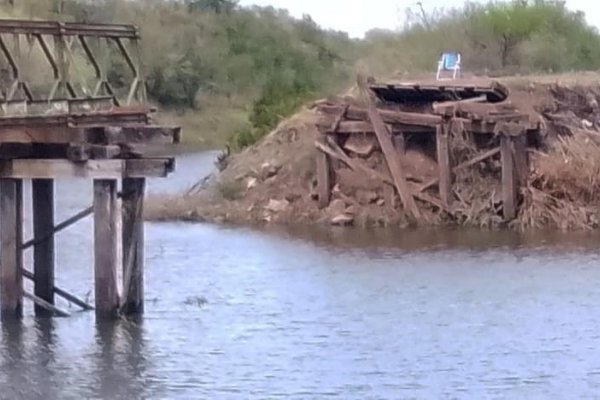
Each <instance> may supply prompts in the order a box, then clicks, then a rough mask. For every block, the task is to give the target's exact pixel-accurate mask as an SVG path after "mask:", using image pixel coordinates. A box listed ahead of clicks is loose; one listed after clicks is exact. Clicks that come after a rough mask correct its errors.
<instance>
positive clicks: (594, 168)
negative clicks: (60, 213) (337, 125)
mask: <svg viewBox="0 0 600 400" xmlns="http://www.w3.org/2000/svg"><path fill="white" fill-rule="evenodd" d="M599 78H600V76H598V75H596V74H586V75H578V76H569V77H536V78H510V79H503V80H501V82H502V83H503V84H504V85H505V86H507V87H508V88H509V90H510V95H509V98H508V100H507V104H510V105H511V106H514V107H515V108H517V109H518V110H519V111H520V112H523V113H528V114H529V115H531V117H532V118H534V119H535V118H537V119H539V121H540V122H541V128H542V129H541V130H540V134H539V135H538V136H536V138H534V139H530V150H529V153H530V166H529V174H528V178H527V182H525V183H524V184H523V185H522V187H521V193H520V196H519V213H518V217H517V219H516V220H515V221H512V222H511V223H510V224H509V225H510V226H511V227H515V228H523V229H525V228H532V227H536V228H540V227H552V228H560V229H590V228H595V227H597V226H598V224H599V222H600V201H599V200H600V182H599V180H600V178H598V177H600V106H599V102H600V85H599V84H597V83H596V82H597V81H598V80H599ZM319 118H320V116H319V115H318V114H317V113H316V111H315V110H314V109H309V108H306V109H303V110H301V111H300V112H299V113H298V114H297V115H295V116H294V117H292V118H290V119H289V120H287V121H285V122H284V123H282V124H281V125H280V126H279V127H278V128H277V129H276V130H275V131H274V132H272V133H271V134H270V135H268V136H267V137H266V138H264V139H263V140H262V141H261V142H260V143H258V144H257V145H255V146H253V147H251V148H249V149H246V150H245V151H243V152H241V153H239V154H235V155H233V156H231V157H230V158H229V159H228V160H227V162H226V164H227V165H226V167H225V168H224V170H223V171H222V172H220V173H219V174H216V175H215V176H212V177H209V178H207V179H205V180H204V181H203V182H202V184H201V185H198V186H197V187H196V188H193V189H191V190H190V191H188V192H187V193H181V194H176V195H164V196H155V197H153V198H151V199H149V200H148V204H147V207H146V208H147V213H146V216H147V218H148V219H151V220H186V221H215V222H228V223H242V224H257V223H260V224H264V223H279V224H314V223H320V224H339V225H349V224H353V225H358V226H372V225H377V226H389V225H404V224H406V223H407V219H406V215H405V214H404V212H403V210H402V206H401V203H400V202H399V199H398V196H397V195H395V194H394V193H393V191H392V193H390V191H389V189H387V190H386V187H385V185H383V186H382V185H381V184H380V183H378V182H376V181H374V180H372V179H368V178H366V177H365V176H364V175H361V174H357V173H355V172H354V171H352V170H350V169H348V168H343V166H338V168H337V169H336V184H335V186H334V188H333V193H332V201H331V204H330V206H329V207H328V208H326V209H319V207H318V202H317V195H316V173H315V156H316V152H317V150H316V148H315V140H316V139H318V138H319V137H320V133H319V132H318V131H317V128H316V124H317V122H318V120H319ZM452 140H453V143H452V146H451V147H452V149H453V150H452V157H453V159H454V162H455V163H460V162H462V161H465V160H468V159H469V158H472V157H473V155H474V154H476V151H477V149H475V148H473V146H471V145H469V144H468V143H465V142H464V140H462V139H461V137H460V136H456V137H454V138H453V139H452ZM365 162H366V163H368V164H369V165H371V166H372V167H373V168H375V169H382V168H383V169H384V170H385V161H384V160H382V159H381V153H378V152H375V153H373V154H370V155H369V157H368V158H365ZM402 163H403V167H404V168H405V170H406V172H407V175H408V176H418V177H419V179H420V180H421V181H422V180H427V177H430V178H433V177H435V176H436V174H437V172H436V171H437V162H436V161H435V151H432V149H431V147H430V146H428V144H427V143H414V144H413V145H409V146H408V147H407V149H406V153H405V155H404V156H403V157H402ZM499 174H501V168H500V163H499V161H498V160H494V159H489V160H486V161H484V162H481V163H479V164H477V165H475V166H474V167H473V168H469V169H464V170H463V171H457V173H456V177H455V182H454V188H455V189H454V195H455V203H454V204H453V207H452V210H451V212H448V210H446V211H443V210H440V209H438V208H436V207H434V206H431V204H421V205H420V207H421V208H422V210H423V215H424V217H423V221H421V222H422V223H423V224H429V225H437V224H449V225H462V226H478V227H495V226H500V225H506V224H505V223H504V222H503V218H502V215H501V214H502V213H501V209H502V204H501V196H500V193H501V188H500V180H499V178H498V176H499ZM199 178H200V177H199Z"/></svg>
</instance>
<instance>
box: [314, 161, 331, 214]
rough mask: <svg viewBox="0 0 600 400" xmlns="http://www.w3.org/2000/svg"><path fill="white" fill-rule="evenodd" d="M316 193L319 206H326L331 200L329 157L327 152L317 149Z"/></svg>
mask: <svg viewBox="0 0 600 400" xmlns="http://www.w3.org/2000/svg"><path fill="white" fill-rule="evenodd" d="M316 157H317V160H316V161H317V195H318V196H319V208H321V209H323V208H327V207H328V206H329V203H330V201H331V186H332V182H331V177H332V171H331V158H330V156H329V154H327V153H325V152H322V151H317V154H316Z"/></svg>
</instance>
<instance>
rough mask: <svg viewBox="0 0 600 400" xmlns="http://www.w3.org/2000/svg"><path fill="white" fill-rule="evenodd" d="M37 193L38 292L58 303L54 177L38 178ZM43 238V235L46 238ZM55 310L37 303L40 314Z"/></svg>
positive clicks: (34, 191)
mask: <svg viewBox="0 0 600 400" xmlns="http://www.w3.org/2000/svg"><path fill="white" fill-rule="evenodd" d="M31 187H32V190H31V191H32V196H33V203H32V204H33V237H34V238H38V239H40V240H36V241H35V245H34V249H33V270H34V277H35V278H34V285H35V289H34V293H35V296H36V297H38V298H40V299H42V300H44V301H45V302H47V303H48V304H54V234H53V233H54V181H53V180H50V179H34V180H33V181H32V183H31ZM42 238H43V239H42ZM53 313H54V311H52V310H49V309H48V307H45V306H44V305H43V304H42V305H40V304H37V303H36V305H35V314H36V315H37V316H39V317H49V316H52V315H53Z"/></svg>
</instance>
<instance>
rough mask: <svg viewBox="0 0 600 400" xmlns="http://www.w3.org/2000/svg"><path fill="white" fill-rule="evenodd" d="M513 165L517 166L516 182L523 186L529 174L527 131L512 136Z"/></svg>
mask: <svg viewBox="0 0 600 400" xmlns="http://www.w3.org/2000/svg"><path fill="white" fill-rule="evenodd" d="M514 146H515V166H516V168H517V177H518V183H519V185H520V186H523V185H525V184H526V183H527V176H528V175H529V155H528V154H527V132H526V131H523V132H522V133H521V134H520V135H519V136H517V137H515V138H514Z"/></svg>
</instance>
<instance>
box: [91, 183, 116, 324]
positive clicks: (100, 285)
mask: <svg viewBox="0 0 600 400" xmlns="http://www.w3.org/2000/svg"><path fill="white" fill-rule="evenodd" d="M118 226H119V207H118V202H117V181H116V180H110V179H104V180H95V181H94V260H95V262H94V273H95V295H96V315H97V317H98V318H115V317H117V316H118V311H119V290H118V282H117V268H119V264H120V263H119V261H120V260H119V254H120V246H121V243H120V241H119V240H118Z"/></svg>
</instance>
